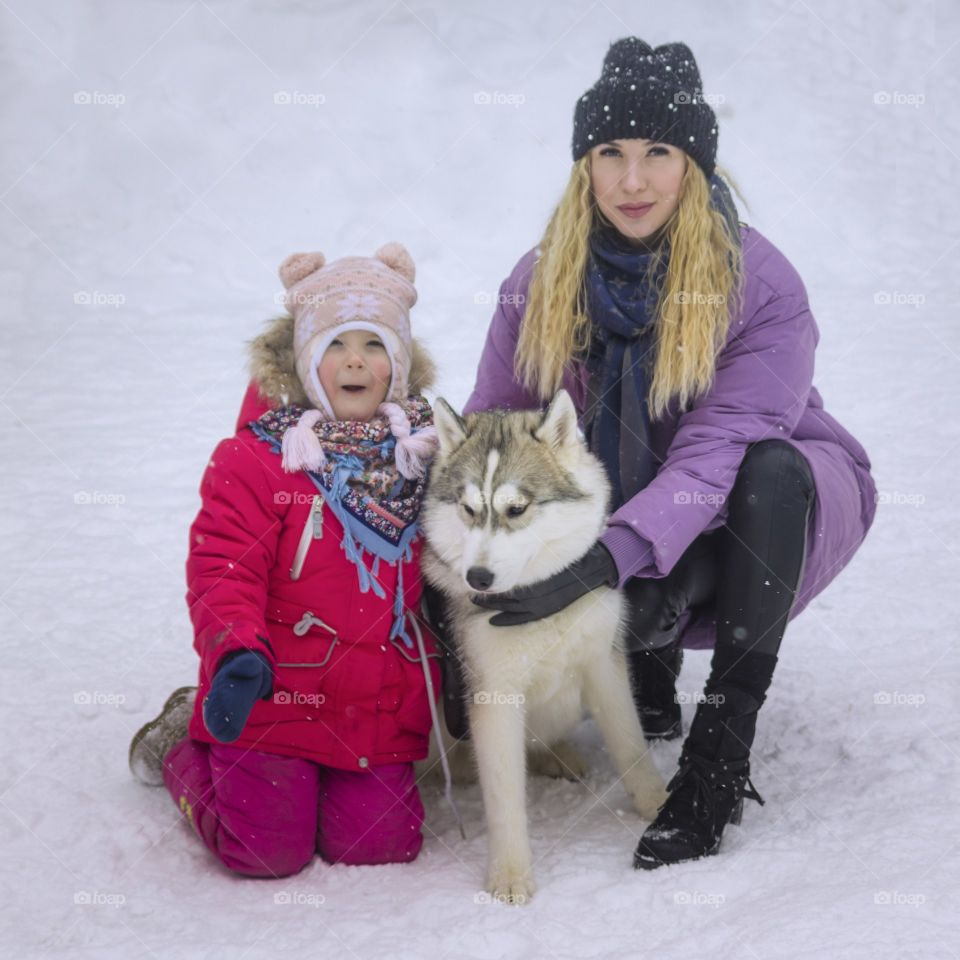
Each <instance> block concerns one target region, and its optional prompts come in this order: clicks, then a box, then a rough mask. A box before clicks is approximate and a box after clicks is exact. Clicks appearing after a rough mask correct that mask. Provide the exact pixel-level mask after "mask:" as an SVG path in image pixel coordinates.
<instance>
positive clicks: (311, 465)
mask: <svg viewBox="0 0 960 960" xmlns="http://www.w3.org/2000/svg"><path fill="white" fill-rule="evenodd" d="M322 416H323V414H321V412H320V411H319V410H307V411H306V412H305V413H304V414H303V415H302V416H301V417H300V419H299V420H298V421H297V425H296V426H295V427H290V429H289V430H287V431H286V432H285V433H284V435H283V442H282V450H283V469H284V470H285V471H286V472H287V473H296V472H297V471H298V470H319V469H320V468H321V467H322V466H323V465H324V464H325V463H326V462H327V458H326V457H325V456H324V453H323V448H322V447H321V446H320V438H319V437H318V436H317V435H316V433H315V432H314V429H313V428H314V427H315V426H316V425H317V423H318V422H319V420H320V418H321V417H322Z"/></svg>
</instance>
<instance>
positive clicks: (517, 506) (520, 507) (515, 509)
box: [507, 503, 527, 517]
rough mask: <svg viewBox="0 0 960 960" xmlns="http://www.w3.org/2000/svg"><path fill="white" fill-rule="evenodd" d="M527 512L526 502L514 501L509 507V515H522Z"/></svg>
mask: <svg viewBox="0 0 960 960" xmlns="http://www.w3.org/2000/svg"><path fill="white" fill-rule="evenodd" d="M526 512H527V504H525V503H514V504H512V505H511V506H509V507H507V516H508V517H522V516H523V515H524V514H525V513H526Z"/></svg>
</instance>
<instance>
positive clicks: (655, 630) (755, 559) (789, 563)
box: [624, 440, 816, 656]
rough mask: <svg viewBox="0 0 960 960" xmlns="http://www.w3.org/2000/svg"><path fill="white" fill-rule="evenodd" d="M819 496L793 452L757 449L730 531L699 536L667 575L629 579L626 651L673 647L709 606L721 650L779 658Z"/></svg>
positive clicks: (733, 502)
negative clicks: (691, 614)
mask: <svg viewBox="0 0 960 960" xmlns="http://www.w3.org/2000/svg"><path fill="white" fill-rule="evenodd" d="M815 497H816V487H815V485H814V482H813V474H812V473H811V472H810V466H809V464H808V463H807V461H806V458H805V457H804V456H803V455H802V454H801V453H800V452H799V451H798V450H797V449H796V448H795V447H793V446H791V445H790V444H789V443H787V442H786V441H784V440H762V441H759V442H757V443H753V444H751V445H750V446H749V447H748V448H747V452H746V455H745V456H744V458H743V462H742V463H741V465H740V469H739V470H738V472H737V479H736V481H735V483H734V486H733V490H732V491H731V493H730V497H729V501H728V505H729V515H728V518H727V523H726V525H725V526H723V527H720V528H718V529H717V530H714V531H711V532H710V533H705V534H701V535H700V536H699V537H697V539H696V540H694V541H693V543H692V544H691V545H690V546H689V547H688V548H687V550H686V552H685V553H684V554H683V555H682V556H681V557H680V559H679V560H678V561H677V562H676V564H675V565H674V567H673V569H672V570H671V571H670V573H669V574H667V576H666V577H663V578H662V579H650V578H637V579H634V580H630V581H628V583H627V585H626V586H625V588H624V590H625V592H626V594H627V597H628V599H629V602H630V605H631V617H630V622H629V624H628V627H627V631H626V646H627V650H629V651H638V650H645V649H646V650H649V649H658V648H661V647H665V646H669V645H671V644H673V643H674V642H676V639H677V634H678V626H677V621H678V619H679V618H680V617H681V615H682V614H683V612H684V611H685V610H687V609H688V608H693V607H697V606H700V605H705V606H706V607H712V608H713V612H714V615H715V616H716V621H717V646H718V647H720V646H728V645H729V646H732V647H737V648H740V649H742V650H752V651H754V652H757V653H766V654H772V655H773V656H776V655H777V652H778V650H779V649H780V642H781V641H782V640H783V634H784V631H785V630H786V627H787V620H788V619H789V616H790V610H791V608H792V607H793V602H794V599H795V598H796V595H797V589H798V587H799V585H800V580H801V577H802V576H803V567H804V562H805V560H806V552H807V523H808V518H809V516H810V511H811V509H812V508H813V503H814V499H815Z"/></svg>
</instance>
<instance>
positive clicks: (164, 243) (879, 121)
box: [0, 0, 960, 960]
mask: <svg viewBox="0 0 960 960" xmlns="http://www.w3.org/2000/svg"><path fill="white" fill-rule="evenodd" d="M0 18H2V24H3V30H2V40H0V43H2V58H0V77H2V79H3V85H4V89H6V90H7V94H6V95H5V97H4V102H3V117H4V123H3V128H2V137H3V140H2V145H3V149H2V151H0V191H2V193H0V199H2V206H0V221H2V226H3V237H4V248H3V254H2V260H0V264H2V265H0V284H2V298H3V303H4V304H5V305H6V310H5V316H4V320H3V324H4V326H3V334H4V335H3V338H2V342H0V358H2V381H0V395H2V403H3V407H2V411H3V418H2V427H0V430H2V438H3V449H4V458H3V479H4V485H3V514H2V516H3V519H2V526H0V542H2V544H3V558H4V561H5V563H4V574H5V575H4V577H3V581H2V593H0V599H2V603H0V624H2V632H0V636H2V642H3V654H2V655H3V670H2V677H3V681H2V682H3V695H2V706H3V711H4V714H3V729H4V731H5V736H4V737H3V740H2V746H0V837H2V843H3V856H2V858H0V877H2V883H3V889H2V892H0V914H2V922H3V929H2V932H0V943H2V944H3V950H4V953H6V955H7V956H11V957H29V958H35V957H51V958H52V957H83V958H87V957H89V958H102V957H124V958H129V957H217V958H219V957H223V956H233V957H237V958H239V957H244V958H267V957H269V958H274V957H278V956H281V955H284V954H287V953H289V952H290V951H296V953H297V954H298V955H307V956H317V957H334V956H336V957H344V958H348V960H349V958H363V960H366V958H378V960H386V958H408V957H409V958H415V957H416V958H420V957H431V958H440V957H483V958H490V960H501V958H504V960H505V958H513V957H524V958H531V957H535V958H541V957H543V958H567V957H578V958H580V957H602V958H606V957H626V956H645V957H646V956H650V957H657V958H673V957H690V956H707V955H709V956H711V957H713V958H726V957H736V958H738V960H739V958H764V960H766V958H778V957H844V958H877V957H898V958H904V957H918V958H920V957H922V958H924V960H928V958H941V957H943V958H948V957H960V924H958V920H957V917H958V915H960V903H958V898H960V871H958V868H957V862H958V853H960V850H958V837H960V829H958V828H960V818H958V816H957V813H956V810H957V806H956V794H957V790H958V787H960V782H958V779H960V778H958V776H957V773H958V762H957V761H958V746H957V745H958V743H960V723H958V719H957V716H958V714H957V709H956V698H957V691H958V683H957V681H958V674H960V669H958V668H960V652H958V645H957V636H956V622H957V613H958V600H957V586H956V584H957V574H958V572H960V571H958V565H957V547H958V534H960V516H958V507H957V499H956V482H955V477H956V475H957V472H958V470H960V462H958V461H960V428H958V425H957V419H956V406H957V404H956V401H957V397H958V394H960V389H958V386H957V383H958V372H960V336H958V333H957V321H956V318H955V317H954V316H953V315H952V313H951V311H952V309H956V308H957V306H958V302H960V296H958V293H960V285H958V281H957V271H956V266H955V265H956V263H957V259H958V253H960V245H958V240H960V230H958V226H957V219H958V214H960V202H958V200H957V197H958V192H957V187H956V183H957V179H958V174H960V157H958V153H960V111H958V110H957V102H958V93H960V90H958V87H960V84H958V82H957V77H958V76H960V11H958V9H957V7H956V5H955V4H952V3H949V2H929V0H927V2H917V3H911V4H909V5H907V4H906V3H903V2H901V0H886V2H876V3H866V2H859V3H848V4H832V3H828V2H826V0H810V2H804V0H796V2H784V0H777V2H772V3H760V2H756V0H754V2H751V3H743V2H732V0H720V2H713V3H706V2H698V3H683V4H681V3H672V4H653V3H643V4H640V3H637V2H635V0H599V2H595V3H590V2H589V0H575V2H552V3H551V2H547V0H535V2H530V3H524V4H519V3H516V2H507V0H487V2H485V3H483V4H468V3H465V2H464V3H453V2H448V3H437V2H433V3H426V2H421V0H396V2H390V0H382V2H357V3H345V2H337V3H307V2H304V0H300V2H296V3H292V2H291V3H265V2H255V0H240V2H235V3H225V2H222V0H197V2H190V0H152V2H143V3H135V4H134V3H120V2H107V0H91V2H86V3H80V2H65V0H61V2H49V0H39V2H27V0H4V2H3V3H2V4H0ZM630 33H636V34H638V35H641V36H643V37H645V38H646V39H648V40H650V41H653V42H655V43H662V42H666V41H670V40H675V39H683V40H685V41H687V42H688V43H689V44H690V45H691V46H692V48H693V49H694V51H695V52H696V54H697V57H698V60H699V62H700V64H701V68H702V71H703V74H704V77H705V81H706V89H707V92H708V93H711V94H714V95H717V96H719V97H722V98H723V99H722V102H720V103H719V106H718V110H719V113H720V117H721V132H720V159H721V162H723V163H724V164H725V165H726V166H727V167H728V168H729V169H731V170H732V171H733V173H734V175H735V176H736V177H737V179H738V181H739V183H740V185H741V187H742V188H743V189H744V190H745V192H746V194H747V198H748V200H749V201H750V210H749V211H745V212H744V218H745V219H748V220H749V221H750V222H751V223H753V224H754V225H755V226H757V227H758V228H759V229H760V230H761V231H762V232H764V233H766V234H767V235H768V236H769V237H770V238H771V239H772V240H773V242H774V243H776V244H777V245H779V246H780V247H781V249H783V250H784V252H785V253H786V254H787V256H788V257H790V258H791V260H792V261H793V262H794V263H795V265H796V266H797V267H798V269H799V270H800V273H801V274H802V276H803V277H804V279H805V282H806V284H807V287H808V290H809V293H810V297H811V302H812V305H813V307H814V311H815V314H816V315H817V317H818V320H819V323H820V327H821V333H822V339H821V343H820V349H819V352H818V358H817V359H818V369H817V377H816V382H817V385H818V386H819V388H820V390H821V392H822V394H823V396H824V398H825V400H826V404H827V407H828V409H829V410H831V411H832V412H833V413H834V414H835V415H836V416H837V417H838V418H839V419H840V420H841V421H842V422H843V423H844V424H845V425H846V426H847V427H848V428H849V429H850V430H851V431H852V432H853V433H854V434H855V435H856V436H857V437H858V438H859V439H860V440H861V441H862V442H863V443H864V445H865V446H866V448H867V450H868V451H869V452H870V454H871V456H872V458H873V462H874V467H875V474H876V477H877V483H878V487H879V488H880V491H881V499H882V501H883V502H882V503H881V505H880V509H879V512H878V515H877V521H876V525H875V527H874V529H873V531H872V532H871V534H870V536H869V538H868V539H867V542H866V543H865V545H864V547H863V548H862V550H861V552H860V553H859V554H858V555H857V556H856V558H855V560H854V561H853V563H852V564H851V565H850V566H849V567H848V568H847V570H846V571H844V573H843V574H841V576H840V578H839V579H838V580H837V581H836V582H835V583H834V584H833V585H832V586H831V587H830V588H829V589H828V590H827V591H826V592H825V593H824V594H823V595H822V596H821V597H820V598H819V599H818V600H817V601H815V602H814V603H813V605H812V606H811V607H810V608H809V609H808V610H807V611H806V612H805V613H804V614H803V615H802V617H800V618H799V619H798V620H797V621H796V622H795V623H794V624H792V625H791V627H790V629H789V631H788V633H787V637H786V640H785V645H784V648H783V652H782V658H781V666H780V668H779V672H778V676H777V677H776V679H775V682H774V687H773V691H772V693H771V696H770V699H769V702H768V705H767V706H766V707H765V708H764V711H763V713H762V715H761V724H760V728H759V734H758V741H757V749H756V755H755V756H756V759H755V778H754V779H755V782H756V783H757V786H758V787H759V789H760V791H761V793H762V794H763V795H764V797H765V798H766V800H767V805H766V806H765V807H763V808H760V807H758V806H757V805H755V804H750V805H748V808H747V811H746V814H745V817H744V822H743V825H742V827H741V828H739V829H738V828H731V829H730V830H729V831H728V834H727V837H726V839H725V842H724V850H723V852H722V855H721V856H718V857H716V858H712V859H710V860H709V861H705V862H701V863H697V864H693V865H688V866H684V867H680V868H673V869H671V870H669V871H656V872H653V873H650V874H647V873H638V872H634V871H633V870H632V869H631V866H630V855H631V851H632V849H633V846H634V844H635V841H636V838H637V837H638V835H639V833H640V830H641V828H642V824H641V822H640V821H639V820H637V819H636V817H635V816H633V815H632V814H631V813H629V812H623V811H624V809H625V806H626V802H625V801H626V798H625V794H624V793H623V791H622V789H621V788H619V787H618V786H616V785H615V784H614V778H613V774H612V771H611V768H610V765H609V763H608V761H607V758H606V756H605V755H604V754H603V752H602V750H601V749H600V748H599V746H597V747H596V749H595V750H594V753H593V756H594V768H593V773H592V776H591V777H590V780H589V782H588V783H587V784H585V785H579V784H568V783H554V782H550V781H537V782H536V783H535V784H534V786H533V788H532V791H531V818H532V836H533V847H534V854H535V857H536V860H537V863H536V871H537V874H538V879H539V891H538V893H537V896H536V898H535V899H534V901H533V902H532V903H531V904H530V905H529V906H528V907H526V908H523V909H509V908H506V907H503V906H501V905H496V904H494V905H491V904H489V903H485V902H483V898H482V897H478V893H479V891H480V890H481V889H482V887H481V870H482V865H483V858H484V848H485V841H484V836H483V825H482V811H481V805H480V800H479V795H478V792H477V790H476V789H473V790H470V791H467V792H465V793H463V794H462V797H461V804H462V807H463V810H464V812H465V814H466V817H467V823H468V828H469V840H468V841H467V842H463V841H461V840H460V839H459V837H458V834H457V832H456V830H455V827H454V824H453V821H452V817H451V815H450V813H449V812H448V810H447V809H446V807H445V806H444V804H443V802H442V798H441V797H440V796H439V795H438V794H436V793H431V794H429V795H428V796H427V805H428V827H429V833H428V839H427V842H426V845H425V848H424V851H423V854H422V855H421V857H420V859H419V860H418V861H417V862H416V863H415V864H412V865H409V866H403V867H401V866H396V867H384V868H345V867H336V868H331V867H328V866H326V865H324V864H323V863H322V862H320V861H317V862H315V863H314V865H313V866H312V867H311V868H309V869H308V870H307V871H305V872H304V873H303V874H301V875H299V876H298V877H296V878H295V879H292V880H282V881H275V882H259V881H249V880H242V879H238V878H234V877H231V876H228V875H226V874H225V872H223V871H222V870H220V869H219V868H218V867H217V866H216V865H215V864H214V863H213V861H212V859H211V858H210V857H209V855H208V854H207V853H206V851H205V850H204V849H202V847H201V846H200V845H199V844H198V843H197V842H196V841H195V839H194V838H193V837H191V836H190V834H189V833H188V831H187V828H186V827H185V825H184V824H183V823H182V822H181V821H180V820H179V817H178V815H177V813H176V811H175V810H174V809H173V806H172V804H171V802H170V800H169V798H168V797H167V796H166V795H165V793H164V792H163V791H160V790H155V791H150V790H149V789H147V788H145V787H142V786H140V785H138V784H136V783H135V782H133V780H132V779H131V778H130V776H129V774H128V771H127V768H126V751H127V745H128V743H129V740H130V737H131V735H132V733H133V732H134V731H135V730H136V729H137V728H138V727H139V725H140V724H141V723H143V722H144V721H145V720H146V719H148V718H149V717H151V716H152V715H153V714H154V713H155V711H156V709H157V708H158V707H159V705H160V703H161V702H162V701H163V699H164V697H165V696H166V694H167V693H168V692H169V690H170V689H171V688H172V687H174V686H177V685H180V684H182V683H184V682H189V681H190V680H191V679H192V678H193V676H194V675H195V655H194V654H193V652H192V649H191V646H190V633H189V627H188V620H187V616H186V609H185V604H184V601H183V593H184V583H183V562H184V554H185V549H186V534H187V528H188V525H189V523H190V521H191V520H192V518H193V515H194V513H195V511H196V509H197V505H198V499H197V492H196V491H197V486H198V482H199V478H200V474H201V471H202V468H203V466H204V464H205V462H206V459H207V457H208V454H209V452H210V451H211V450H212V448H213V446H214V444H215V442H216V441H217V440H218V439H219V438H220V437H221V436H223V435H225V434H227V433H228V432H229V431H230V430H231V429H232V425H233V421H234V418H235V416H236V413H237V410H238V405H239V402H240V398H241V395H242V393H243V389H244V386H245V373H244V357H243V349H244V341H245V340H246V339H248V338H249V337H251V336H253V335H254V334H255V333H256V332H257V331H258V329H259V328H260V325H261V323H262V321H263V320H264V318H265V317H267V316H269V315H270V314H271V313H272V312H273V311H274V309H275V308H274V306H273V298H274V296H275V294H276V293H277V291H278V289H279V283H278V281H277V278H276V272H275V271H276V265H277V264H279V262H280V260H281V259H282V258H283V257H284V256H285V255H286V254H287V253H289V252H291V251H293V250H298V249H317V248H320V249H323V250H324V251H326V252H327V253H328V254H329V255H331V256H339V255H343V254H346V253H348V252H349V253H352V252H372V251H373V249H374V248H375V247H376V246H378V245H379V244H380V243H382V242H385V241H386V240H391V239H399V240H401V241H403V242H404V243H405V244H406V245H407V246H408V247H409V248H410V250H411V251H412V252H413V254H414V257H415V259H416V261H417V264H418V271H419V277H418V280H419V283H418V286H419V288H420V292H421V301H420V304H419V305H418V306H417V308H416V309H415V312H414V325H415V329H416V330H417V331H418V332H419V334H420V335H422V336H423V337H424V338H425V339H426V340H427V341H428V342H429V343H430V345H431V346H432V348H433V350H434V352H435V353H436V355H437V357H438V359H439V360H440V369H441V382H440V392H441V393H443V394H444V395H445V396H446V397H447V398H448V399H450V400H451V401H452V402H454V403H456V404H461V403H462V402H463V401H464V400H465V399H466V397H467V394H468V392H469V390H470V387H471V384H472V377H473V372H474V369H475V364H476V360H477V357H478V354H479V349H480V346H481V343H482V340H483V336H484V333H485V330H486V325H487V323H488V321H489V317H490V314H491V307H490V301H491V298H492V297H494V296H495V294H496V291H497V288H498V285H499V283H500V281H501V279H502V278H503V277H504V276H505V275H506V274H507V272H508V271H509V269H510V268H511V266H512V265H513V263H514V262H515V261H516V259H517V258H519V256H520V255H521V254H522V253H523V252H524V251H526V250H527V249H528V248H529V247H530V246H532V245H533V244H534V243H535V242H536V240H537V239H538V236H539V231H540V230H541V228H542V226H543V224H544V222H545V219H546V217H547V215H548V212H549V210H550V208H551V205H552V204H553V203H554V202H555V200H556V198H557V197H558V195H559V192H560V189H561V187H562V184H563V182H564V179H565V176H566V172H567V170H568V167H569V140H570V133H571V116H572V111H573V105H574V101H575V99H576V97H577V96H578V95H579V94H581V93H582V92H583V91H584V90H585V89H586V88H587V87H588V86H589V85H590V84H592V83H593V81H594V80H595V78H596V76H597V75H598V73H599V66H600V60H601V58H602V56H603V53H604V52H605V50H606V46H607V44H608V43H609V42H611V41H612V40H614V39H616V38H618V37H620V36H624V35H627V34H630ZM706 656H707V655H706V654H702V653H701V654H695V655H688V658H687V661H688V662H687V666H686V667H685V671H684V675H683V677H682V679H681V684H680V686H681V690H682V691H686V692H688V693H693V692H694V691H697V690H699V689H700V686H701V684H702V682H703V679H704V677H705V673H706V668H707V660H706ZM686 719H687V721H689V714H688V715H687V718H686ZM579 736H580V738H581V739H582V741H583V742H585V743H587V744H596V743H597V738H596V734H595V730H594V728H593V727H592V726H591V725H590V724H586V725H585V726H584V727H583V728H582V730H581V731H580V733H579ZM678 749H679V748H678V747H677V746H676V745H669V746H664V747H662V748H661V749H659V750H658V754H657V760H658V763H659V765H660V766H661V769H662V770H663V772H664V773H665V774H666V775H669V774H670V772H671V768H672V766H673V763H674V761H675V757H676V754H677V751H678ZM284 900H289V902H283V901H284Z"/></svg>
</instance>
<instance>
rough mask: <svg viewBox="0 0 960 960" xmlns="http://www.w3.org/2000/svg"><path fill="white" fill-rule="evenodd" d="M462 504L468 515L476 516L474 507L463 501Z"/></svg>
mask: <svg viewBox="0 0 960 960" xmlns="http://www.w3.org/2000/svg"><path fill="white" fill-rule="evenodd" d="M460 506H461V507H463V512H464V513H465V514H466V515H467V516H468V517H475V516H476V512H475V511H474V509H473V507H468V506H467V505H466V504H465V503H461V504H460Z"/></svg>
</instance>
